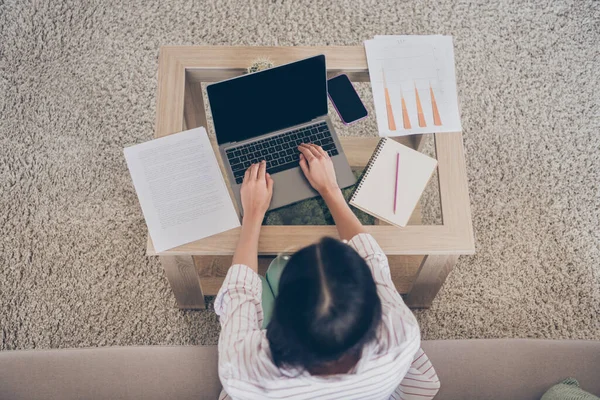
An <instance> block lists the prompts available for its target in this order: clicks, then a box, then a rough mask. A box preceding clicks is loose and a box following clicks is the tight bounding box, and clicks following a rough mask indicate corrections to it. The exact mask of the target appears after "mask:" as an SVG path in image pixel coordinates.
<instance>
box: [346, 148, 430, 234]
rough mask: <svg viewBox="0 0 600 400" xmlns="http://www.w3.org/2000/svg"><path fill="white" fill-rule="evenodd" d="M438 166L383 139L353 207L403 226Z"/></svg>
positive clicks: (352, 199) (372, 159)
mask: <svg viewBox="0 0 600 400" xmlns="http://www.w3.org/2000/svg"><path fill="white" fill-rule="evenodd" d="M398 155H399V157H398ZM396 166H398V168H397V169H398V174H397V175H398V177H397V178H398V179H397V180H398V182H397V184H396ZM436 167H437V160H436V159H435V158H431V157H429V156H426V155H425V154H423V153H420V152H418V151H416V150H413V149H411V148H410V147H406V146H404V145H402V144H400V143H398V142H396V141H394V140H392V139H388V138H383V139H381V140H380V141H379V144H378V145H377V147H376V148H375V151H374V152H373V155H372V156H371V159H370V160H369V163H368V164H367V167H366V169H365V173H364V174H363V177H362V179H361V181H360V183H359V184H358V187H357V188H356V191H355V192H354V194H353V195H352V198H351V199H350V204H351V205H353V206H354V207H356V208H359V209H361V210H362V211H364V212H366V213H368V214H371V215H373V216H375V217H377V218H379V219H382V220H384V221H386V222H388V223H390V224H392V225H396V226H401V227H404V226H406V224H407V223H408V220H409V219H410V216H411V214H412V212H413V211H414V209H415V207H416V205H417V203H418V202H419V199H420V198H421V195H422V194H423V190H425V187H426V186H427V183H428V182H429V179H431V175H433V172H434V171H435V168H436ZM394 199H395V201H396V213H394Z"/></svg>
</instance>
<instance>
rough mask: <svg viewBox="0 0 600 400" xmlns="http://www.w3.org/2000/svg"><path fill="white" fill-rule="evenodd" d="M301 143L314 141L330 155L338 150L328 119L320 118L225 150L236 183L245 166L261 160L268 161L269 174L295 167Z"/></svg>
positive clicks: (240, 180)
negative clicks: (301, 126) (314, 121)
mask: <svg viewBox="0 0 600 400" xmlns="http://www.w3.org/2000/svg"><path fill="white" fill-rule="evenodd" d="M301 143H314V144H317V145H319V146H321V147H322V148H323V150H325V151H326V152H327V153H328V154H329V156H331V157H333V156H336V155H338V154H339V152H338V149H337V148H336V145H335V142H334V141H333V138H332V137H331V132H329V127H328V126H327V123H326V122H320V123H318V124H316V125H311V126H306V127H303V128H300V129H296V130H293V131H289V132H286V133H282V134H281V135H277V136H273V137H270V138H267V139H262V140H258V141H256V142H252V143H249V144H245V145H243V146H240V147H234V148H231V149H227V151H226V154H227V158H228V159H229V165H231V169H232V170H233V175H234V177H235V183H242V181H243V180H244V174H245V173H246V170H247V169H248V167H249V166H250V165H252V164H255V163H258V162H260V161H262V160H266V161H267V172H268V173H269V174H271V175H273V174H275V173H277V172H281V171H285V170H288V169H290V168H295V167H297V166H298V161H299V160H300V158H299V157H300V151H299V150H298V146H299V145H300V144H301Z"/></svg>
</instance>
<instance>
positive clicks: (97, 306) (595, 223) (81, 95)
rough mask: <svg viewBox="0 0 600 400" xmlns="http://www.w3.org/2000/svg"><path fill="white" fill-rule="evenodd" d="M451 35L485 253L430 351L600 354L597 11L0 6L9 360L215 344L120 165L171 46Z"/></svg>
mask: <svg viewBox="0 0 600 400" xmlns="http://www.w3.org/2000/svg"><path fill="white" fill-rule="evenodd" d="M438 33H439V34H449V35H452V36H454V45H455V53H456V71H457V79H458V87H459V89H458V91H459V100H460V104H461V114H462V122H463V127H464V143H465V148H466V158H467V167H468V175H469V185H470V195H471V203H472V213H473V223H474V228H475V235H476V241H477V254H476V255H474V256H468V257H462V258H461V259H460V261H459V263H458V265H457V267H456V269H455V270H454V271H453V272H452V274H451V275H450V277H449V279H448V280H447V282H446V284H445V285H444V287H443V289H442V291H441V293H440V294H439V296H438V297H437V299H436V301H435V303H434V305H433V307H432V308H431V309H429V310H426V311H419V312H417V313H416V314H417V317H418V319H419V321H420V323H421V327H422V330H423V337H424V338H426V339H434V338H435V339H437V338H491V337H537V338H587V339H600V329H599V328H600V326H599V322H598V316H599V315H600V228H599V226H600V224H599V222H600V221H599V215H600V192H599V182H600V135H599V132H600V106H599V105H600V95H599V93H600V68H598V65H600V56H599V47H598V43H600V2H598V1H591V0H571V1H567V0H565V1H553V2H548V1H543V0H539V1H520V0H513V1H507V0H500V1H493V2H488V1H479V2H477V1H453V0H441V1H438V0H428V1H421V0H413V1H394V0H376V1H375V0H363V1H356V2H353V1H349V0H342V1H320V0H310V1H281V0H271V1H241V0H235V1H219V0H209V1H184V0H170V1H154V0H151V1H127V2H122V1H86V2H79V1H51V0H40V1H33V2H30V1H16V0H0V228H1V233H2V237H1V240H0V338H1V341H0V349H25V348H58V347H83V346H107V345H133V344H196V343H201V344H214V343H216V341H217V338H218V333H219V327H218V322H217V318H216V316H215V314H214V312H213V311H212V310H211V309H210V308H209V309H208V310H206V311H200V312H198V311H193V312H191V311H190V312H182V311H179V310H177V309H176V308H175V300H174V298H173V296H172V294H171V292H170V289H169V287H168V283H167V280H166V278H165V275H164V273H163V271H162V269H161V267H160V265H159V264H158V261H157V259H156V258H148V257H146V256H145V254H144V253H145V247H146V246H145V245H146V228H145V225H144V221H143V218H142V214H141V211H140V208H139V206H138V203H137V199H136V196H135V192H134V190H133V187H132V184H131V181H130V178H129V175H128V172H127V168H126V165H125V162H124V159H123V153H122V149H123V147H125V146H128V145H131V144H135V143H140V142H143V141H145V140H148V139H150V138H151V137H152V135H153V129H154V120H155V95H156V78H157V57H158V49H159V46H161V45H167V44H182V45H192V44H213V45H216V44H221V45H225V44H229V45H329V44H335V45H355V44H359V43H361V41H362V40H364V39H367V38H370V37H372V36H373V35H376V34H438ZM360 92H361V95H362V97H363V99H364V100H365V102H367V103H368V104H369V107H371V110H372V98H371V95H370V90H369V88H368V86H367V87H362V86H361V87H360ZM332 117H333V118H337V117H335V116H334V115H332ZM340 131H341V134H345V135H375V132H376V129H375V125H374V121H373V118H371V119H370V121H367V122H365V123H361V124H359V125H357V126H355V127H352V128H343V129H342V128H341V127H340ZM431 192H432V191H431V190H430V191H428V194H427V196H426V199H425V200H426V204H427V207H426V210H425V214H426V215H425V217H426V219H427V218H429V219H432V220H435V219H436V218H439V215H438V216H436V209H435V203H436V202H435V199H434V197H435V196H433V197H431V196H432V193H431ZM432 198H433V200H432ZM438 209H439V207H438ZM438 214H439V211H438Z"/></svg>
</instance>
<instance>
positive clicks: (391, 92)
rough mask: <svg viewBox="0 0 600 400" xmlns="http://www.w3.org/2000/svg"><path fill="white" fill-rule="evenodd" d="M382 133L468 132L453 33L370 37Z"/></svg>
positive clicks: (368, 46) (373, 83)
mask: <svg viewBox="0 0 600 400" xmlns="http://www.w3.org/2000/svg"><path fill="white" fill-rule="evenodd" d="M365 49H366V53H367V62H368V64H369V75H370V77H371V87H372V90H373V100H374V102H375V113H376V116H377V126H378V129H379V135H380V136H403V135H412V134H420V133H433V132H458V131H461V130H462V127H461V123H460V114H459V110H458V99H457V93H456V75H455V70H454V49H453V45H452V37H450V36H440V35H435V36H376V37H375V39H374V40H367V41H365Z"/></svg>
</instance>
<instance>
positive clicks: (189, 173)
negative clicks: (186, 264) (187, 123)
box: [124, 127, 240, 252]
mask: <svg viewBox="0 0 600 400" xmlns="http://www.w3.org/2000/svg"><path fill="white" fill-rule="evenodd" d="M124 153H125V159H126V161H127V166H128V167H129V172H130V173H131V178H132V180H133V184H134V186H135V190H136V192H137V195H138V199H139V201H140V205H141V207H142V212H143V214H144V218H145V219H146V224H147V225H148V230H149V232H150V237H151V238H152V242H153V244H154V248H155V249H156V251H157V252H161V251H165V250H168V249H171V248H173V247H177V246H180V245H182V244H185V243H189V242H193V241H195V240H199V239H202V238H204V237H207V236H211V235H214V234H217V233H220V232H223V231H226V230H229V229H233V228H236V227H238V226H240V222H239V219H238V216H237V213H236V211H235V208H234V206H233V203H232V201H231V198H230V196H229V192H228V191H227V186H226V185H225V182H224V180H223V176H222V175H221V171H220V169H219V164H218V163H217V158H216V156H215V154H214V151H213V148H212V146H211V144H210V140H209V139H208V135H207V134H206V130H205V129H204V128H202V127H200V128H196V129H191V130H188V131H185V132H181V133H177V134H174V135H169V136H166V137H163V138H160V139H155V140H151V141H149V142H146V143H142V144H138V145H135V146H131V147H127V148H125V149H124Z"/></svg>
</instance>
